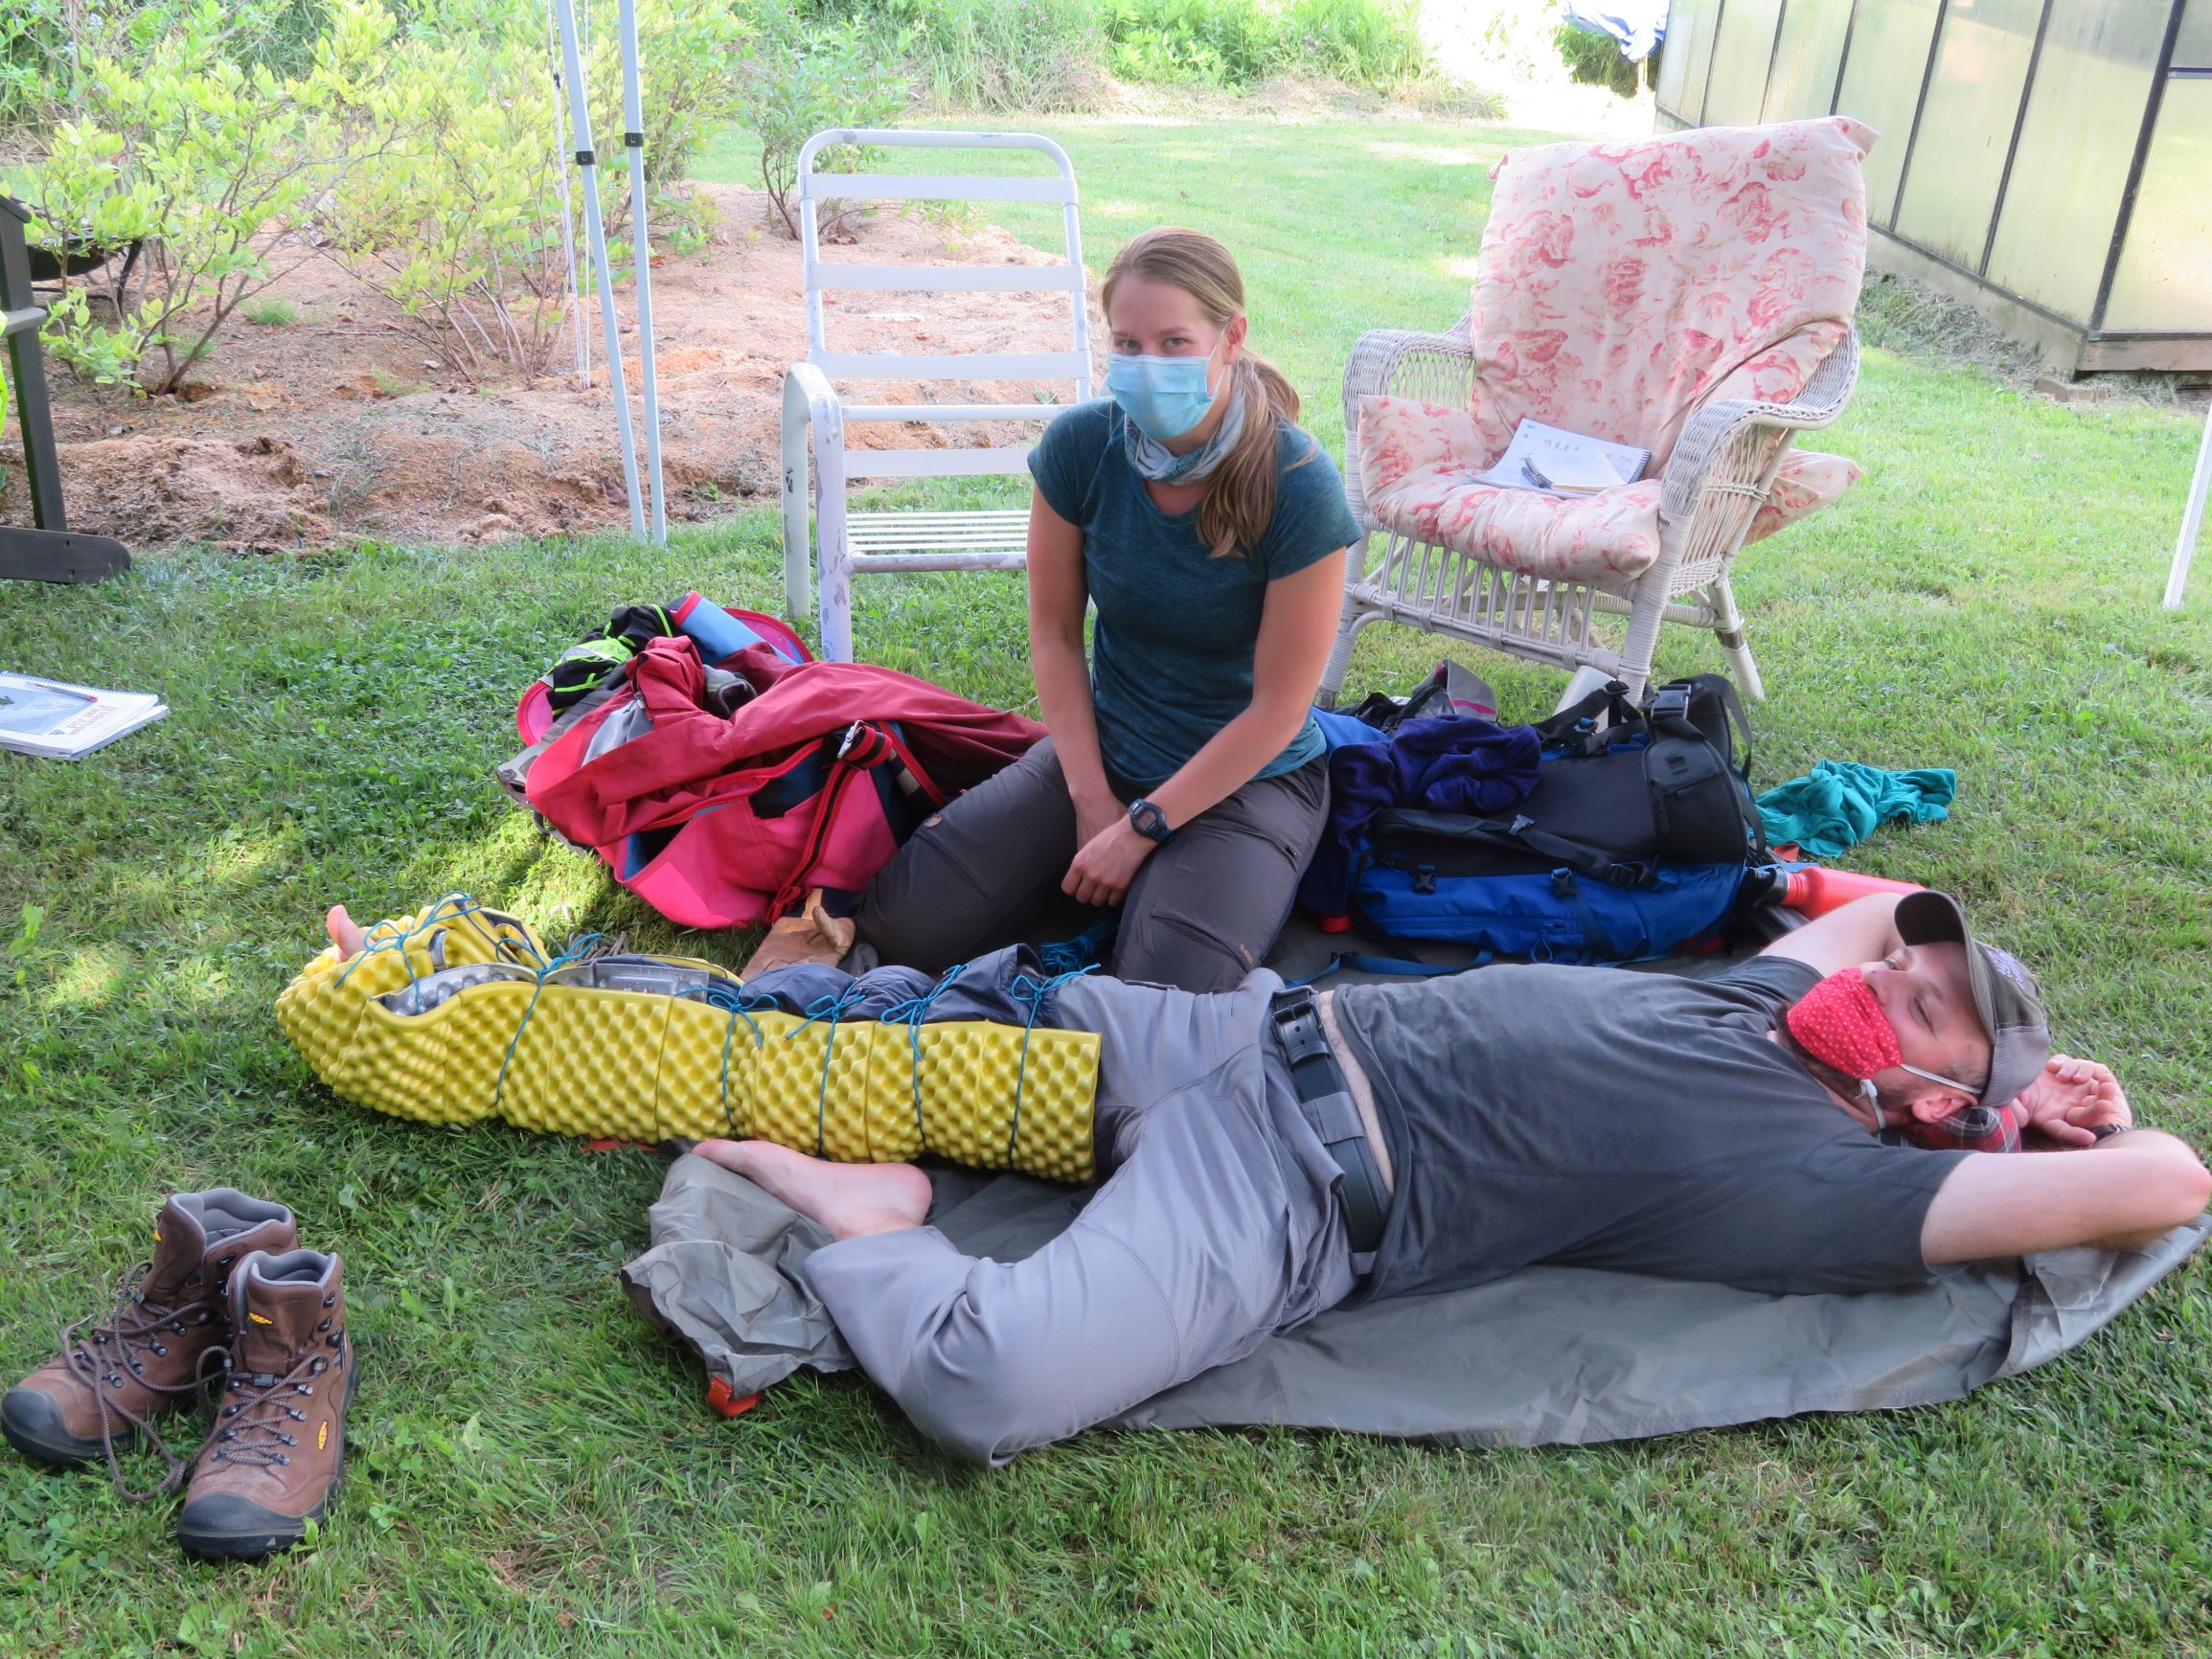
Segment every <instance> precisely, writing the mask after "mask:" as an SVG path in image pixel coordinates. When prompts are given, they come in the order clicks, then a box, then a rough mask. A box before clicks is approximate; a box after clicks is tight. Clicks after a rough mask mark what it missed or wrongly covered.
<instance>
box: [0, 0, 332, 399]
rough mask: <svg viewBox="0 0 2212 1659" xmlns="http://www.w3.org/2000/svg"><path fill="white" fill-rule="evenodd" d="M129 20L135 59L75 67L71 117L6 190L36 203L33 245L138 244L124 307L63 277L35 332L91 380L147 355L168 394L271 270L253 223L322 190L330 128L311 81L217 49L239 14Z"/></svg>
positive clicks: (116, 298) (278, 220)
mask: <svg viewBox="0 0 2212 1659" xmlns="http://www.w3.org/2000/svg"><path fill="white" fill-rule="evenodd" d="M138 21H139V23H141V24H142V25H144V27H143V28H142V29H141V30H140V31H139V33H141V34H143V35H145V36H148V39H147V42H146V47H145V51H144V53H143V56H142V57H141V59H140V61H139V62H138V63H137V64H136V65H135V66H126V65H125V63H124V62H122V61H119V60H118V59H116V58H112V57H97V58H95V59H93V60H92V61H91V62H89V63H87V64H86V65H85V66H84V73H83V79H82V80H81V81H80V85H79V88H78V94H79V99H80V102H81V104H82V109H83V117H82V119H81V120H76V121H70V122H66V123H64V124H62V125H61V126H60V127H59V128H58V129H57V132H56V134H55V136H54V138H53V141H52V143H51V145H50V146H49V149H48V153H47V156H46V158H45V160H44V161H42V162H40V163H38V164H36V165H34V166H33V167H31V168H28V169H25V170H21V171H19V172H18V173H16V174H15V175H13V177H12V178H11V180H10V181H9V186H8V188H9V191H10V193H11V194H13V195H15V196H16V197H18V199H20V200H21V201H23V202H24V204H25V205H26V206H28V207H30V208H31V209H32V211H33V213H34V216H35V217H36V223H35V224H34V226H33V230H34V235H36V236H37V238H38V239H39V241H40V242H41V244H42V245H45V246H48V247H52V248H56V249H68V248H70V247H73V246H77V245H81V244H82V243H83V242H86V241H89V242H92V243H94V244H97V245H99V246H101V247H121V246H124V245H126V244H128V243H130V242H133V241H137V242H141V243H142V245H143V247H144V250H145V258H146V262H147V264H148V267H149V275H148V280H147V282H146V285H145V287H144V289H143V290H142V295H141V298H140V300H139V303H138V304H137V305H136V306H135V307H132V306H131V305H130V304H129V302H128V299H127V296H126V295H125V293H124V292H122V291H121V290H116V291H113V292H111V294H110V295H109V301H110V306H109V309H110V313H111V320H110V321H108V322H104V323H103V322H101V321H99V320H97V319H96V318H95V317H94V315H93V313H92V309H91V305H90V301H89V296H88V294H87V292H86V290H85V289H84V288H83V287H81V286H74V287H73V286H68V285H66V279H65V286H64V289H63V293H62V295H61V297H60V300H59V302H58V303H57V304H56V305H55V306H53V307H50V315H49V317H48V320H47V323H46V326H45V328H44V329H43V330H41V334H42V337H43V339H44V341H45V342H46V344H47V345H48V346H49V348H50V349H51V350H52V351H53V352H54V354H55V355H56V356H57V358H58V359H59V360H60V361H61V362H63V363H65V364H67V365H68V366H69V367H70V368H71V369H72V370H74V371H75V372H77V373H79V374H80V375H85V376H86V377H88V378H90V379H93V380H95V381H99V382H102V383H110V384H112V383H117V382H121V381H125V380H130V379H132V378H133V377H134V376H139V377H141V378H143V377H144V376H143V375H141V369H142V364H143V362H144V360H145V359H147V358H148V357H151V356H153V355H154V354H155V353H157V352H158V353H159V367H158V369H156V370H155V372H154V373H153V375H152V376H151V382H150V384H149V385H148V390H150V391H154V392H171V391H174V390H175V389H176V388H177V387H178V386H179V385H180V384H181V383H182V382H183V380H184V377H185V375H186V374H187V373H188V372H189V371H190V370H191V369H192V367H193V365H194V363H196V362H197V361H198V360H199V358H200V357H201V356H202V355H203V354H204V353H205V352H206V351H207V350H208V347H209V346H210V345H211V344H212V343H213V341H214V339H215V336H216V333H217V330H220V329H221V328H222V326H223V324H224V323H225V322H227V321H228V320H229V319H230V317H231V315H232V313H233V312H235V311H236V310H237V309H238V307H239V305H241V304H242V303H243V302H244V301H246V300H247V299H249V298H251V297H252V296H253V295H254V294H255V293H256V292H258V291H259V290H260V289H261V288H262V287H265V286H266V285H267V284H269V283H271V282H273V281H274V280H276V278H277V277H278V276H279V275H281V274H282V272H281V271H280V270H278V269H277V268H275V267H273V266H272V265H271V263H270V261H269V259H268V257H267V250H268V248H269V246H270V239H269V238H267V237H266V236H264V235H263V233H264V231H266V230H270V229H274V230H276V231H278V232H279V233H280V234H281V232H282V231H283V230H285V228H287V227H289V226H291V225H292V224H294V223H295V222H296V221H297V219H298V217H299V216H300V213H301V210H302V209H303V207H304V206H305V204H306V203H307V202H308V201H309V200H310V199H311V198H312V197H313V196H314V195H315V193H317V192H318V191H319V190H320V189H321V188H323V185H324V183H325V181H326V179H327V177H328V171H329V165H328V164H329V157H328V154H327V153H326V152H324V151H323V150H322V149H321V148H320V146H321V144H322V141H324V140H326V139H327V138H328V136H329V134H328V133H327V131H326V130H325V128H324V126H323V125H322V123H321V122H320V120H319V112H318V108H317V104H318V99H319V95H320V91H321V89H320V88H319V87H317V86H315V85H313V84H310V83H308V82H304V81H299V80H285V79H282V78H280V77H279V76H278V75H277V74H276V73H275V72H274V71H273V70H271V69H269V68H268V67H267V66H266V65H265V64H257V65H254V66H253V67H250V68H249V67H245V66H241V65H240V64H239V62H237V61H236V60H234V59H233V58H231V57H228V56H227V55H226V50H225V49H226V45H227V43H228V36H229V32H230V28H231V24H232V23H233V22H235V14H234V16H233V17H231V18H228V19H226V13H225V11H224V9H223V7H222V6H221V4H220V3H219V0H196V3H194V4H192V5H190V6H187V7H181V8H179V9H178V10H176V11H173V12H171V13H167V14H162V15H155V14H153V13H150V12H149V13H144V14H142V15H141V17H140V19H139V20H138ZM187 313H196V314H194V315H191V316H190V317H189V318H188V316H187Z"/></svg>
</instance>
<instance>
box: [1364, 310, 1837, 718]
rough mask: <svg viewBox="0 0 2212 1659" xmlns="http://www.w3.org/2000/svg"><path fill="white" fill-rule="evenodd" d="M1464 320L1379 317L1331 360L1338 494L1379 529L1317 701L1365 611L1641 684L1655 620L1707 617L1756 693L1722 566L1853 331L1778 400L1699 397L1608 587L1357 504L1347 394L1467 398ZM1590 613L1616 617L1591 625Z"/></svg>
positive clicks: (1832, 405)
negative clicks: (1629, 561)
mask: <svg viewBox="0 0 2212 1659" xmlns="http://www.w3.org/2000/svg"><path fill="white" fill-rule="evenodd" d="M1468 330H1469V320H1468V319H1467V318H1465V317H1463V318H1461V319H1460V321H1459V323H1458V325H1457V327H1456V328H1454V329H1453V330H1452V331H1451V332H1449V333H1447V334H1428V333H1416V332H1413V331H1410V330H1396V329H1376V330H1369V331H1368V332H1366V333H1364V334H1362V335H1360V336H1359V340H1358V343H1357V345H1355V346H1354V347H1353V349H1352V361H1351V363H1350V364H1349V366H1347V368H1346V369H1345V371H1344V435H1345V436H1344V447H1345V455H1346V466H1345V468H1344V493H1345V496H1346V498H1347V499H1348V500H1349V501H1350V503H1351V506H1352V512H1353V515H1354V516H1355V517H1357V519H1358V520H1359V522H1360V524H1361V526H1362V527H1363V528H1364V529H1366V530H1367V531H1368V533H1369V534H1370V536H1371V537H1372V536H1374V535H1376V534H1380V537H1381V540H1380V556H1379V557H1376V556H1374V552H1373V550H1374V549H1375V548H1376V547H1377V545H1378V544H1377V543H1376V542H1375V541H1373V540H1372V539H1371V540H1370V541H1369V543H1368V549H1369V555H1368V557H1362V558H1361V560H1360V562H1359V567H1358V568H1357V569H1353V570H1348V571H1347V572H1346V573H1345V584H1344V615H1343V620H1342V621H1341V622H1340V623H1339V624H1338V625H1337V630H1336V645H1335V648H1334V649H1333V650H1332V651H1331V652H1330V653H1329V666H1328V668H1327V670H1325V671H1324V672H1323V674H1322V677H1321V703H1322V706H1323V707H1327V708H1333V707H1334V706H1335V700H1336V695H1337V693H1338V692H1340V691H1341V690H1342V689H1343V685H1344V672H1345V669H1346V667H1347V665H1348V664H1349V663H1350V662H1351V659H1352V645H1353V642H1354V641H1355V640H1357V638H1358V637H1359V633H1360V631H1361V630H1362V629H1363V628H1365V627H1366V626H1367V625H1369V624H1370V623H1376V622H1383V621H1389V622H1402V623H1410V624H1412V625H1414V626H1415V627H1418V628H1423V629H1425V630H1426V631H1428V632H1430V633H1440V634H1447V635H1449V636H1450V637H1451V638H1453V639H1460V640H1465V641H1467V642H1468V643H1469V644H1471V645H1478V646H1488V647H1490V648H1492V649H1494V650H1501V651H1510V652H1512V653H1513V654H1515V655H1516V656H1524V657H1531V658H1534V659H1535V660H1537V661H1539V662H1545V663H1557V664H1558V665H1559V666H1560V667H1562V668H1564V669H1567V670H1575V669H1579V668H1584V667H1587V668H1592V669H1595V670H1599V671H1600V672H1601V673H1605V674H1608V675H1611V676H1613V677H1615V678H1618V679H1620V680H1622V681H1624V682H1625V683H1626V684H1627V685H1628V687H1629V690H1630V693H1631V694H1638V695H1640V694H1641V693H1642V692H1643V689H1644V682H1645V681H1646V680H1647V679H1648V678H1650V676H1651V672H1652V658H1653V654H1654V652H1655V651H1656V650H1657V648H1658V642H1659V625H1660V624H1661V623H1678V624H1682V625H1687V626H1690V627H1697V628H1706V629H1709V630H1711V632H1712V633H1713V635H1714V637H1715V638H1717V639H1718V640H1719V641H1720V642H1721V645H1722V649H1724V650H1725V651H1726V652H1727V655H1728V664H1729V667H1730V668H1731V669H1732V670H1734V672H1735V675H1736V679H1737V682H1738V684H1739V685H1740V686H1741V688H1742V690H1743V692H1744V693H1745V695H1746V696H1749V697H1761V696H1764V695H1765V694H1766V693H1765V688H1764V687H1763V686H1762V684H1761V682H1760V678H1759V669H1758V665H1757V664H1756V663H1754V662H1753V661H1752V660H1751V648H1750V645H1749V644H1748V642H1746V641H1745V637H1744V616H1743V613H1742V612H1741V611H1740V610H1738V609H1737V606H1736V598H1735V595H1734V594H1733V593H1731V592H1730V591H1729V587H1728V569H1729V566H1730V564H1731V563H1732V562H1733V561H1734V559H1735V557H1736V553H1737V550H1738V549H1739V548H1741V547H1742V546H1743V545H1744V536H1745V532H1746V531H1748V530H1749V529H1750V527H1751V520H1752V518H1753V516H1754V515H1755V514H1756V513H1757V512H1758V511H1759V509H1760V507H1761V505H1762V504H1763V503H1765V501H1766V499H1767V490H1768V489H1770V488H1771V487H1772V485H1773V482H1774V474H1775V471H1776V470H1777V468H1779V467H1780V466H1781V465H1782V458H1783V456H1784V455H1785V454H1787V453H1788V452H1789V448H1790V442H1791V440H1792V439H1793V438H1794V437H1795V436H1796V434H1797V433H1799V432H1801V431H1805V430H1808V429H1810V428H1813V427H1819V426H1826V425H1827V424H1828V423H1829V422H1830V421H1832V420H1835V419H1836V416H1838V415H1840V414H1841V413H1842V412H1843V406H1844V404H1845V403H1846V402H1848V401H1849V400H1850V398H1851V393H1852V388H1853V387H1855V386H1856V385H1857V384H1858V382H1859V341H1858V337H1857V335H1855V334H1853V335H1847V336H1846V337H1845V339H1844V341H1843V343H1842V344H1841V345H1840V346H1838V347H1837V348H1836V350H1835V351H1834V352H1830V353H1829V355H1828V357H1827V359H1826V360H1825V361H1823V362H1822V363H1821V365H1820V367H1819V368H1818V369H1817V370H1816V371H1814V373H1813V377H1812V379H1811V380H1810V381H1809V382H1808V383H1807V384H1806V387H1805V390H1804V391H1803V393H1802V394H1800V395H1799V397H1798V398H1796V400H1795V401H1793V402H1790V403H1753V402H1717V403H1708V404H1707V405H1705V406H1704V407H1703V408H1701V409H1699V411H1698V412H1697V414H1696V415H1694V416H1693V417H1691V419H1690V420H1689V421H1688V423H1687V424H1686V425H1685V427H1684V428H1683V432H1682V436H1681V439H1680V440H1679V442H1678V443H1676V446H1675V452H1674V454H1673V456H1672V457H1671V458H1670V459H1669V461H1668V463H1667V466H1666V470H1665V472H1664V473H1663V474H1662V475H1661V476H1662V479H1663V486H1662V494H1661V497H1660V506H1659V525H1660V547H1659V557H1657V558H1656V559H1655V560H1654V561H1653V563H1652V565H1651V567H1650V568H1649V569H1648V570H1646V571H1645V572H1644V573H1643V575H1642V576H1640V577H1638V578H1636V579H1635V580H1633V581H1630V582H1628V583H1626V584H1624V585H1623V586H1621V587H1620V588H1618V589H1614V588H1608V587H1603V586H1599V585H1597V584H1596V583H1594V582H1587V581H1555V580H1545V579H1542V578H1537V577H1528V576H1523V575H1520V574H1518V573H1516V572H1514V571H1509V570H1504V569H1500V568H1499V567H1497V566H1495V565H1492V564H1486V563H1484V562H1483V561H1482V560H1481V559H1479V558H1476V557H1474V556H1473V555H1471V554H1466V553H1459V552H1455V551H1454V550H1452V549H1450V548H1443V547H1433V546H1430V545H1427V544H1426V543H1424V542H1420V541H1416V540H1414V539H1413V538H1412V537H1411V536H1408V535H1404V534H1398V533H1396V532H1393V531H1388V530H1385V529H1384V528H1383V526H1382V525H1381V524H1380V523H1379V522H1378V521H1377V520H1376V518H1375V515H1374V514H1373V513H1372V512H1370V511H1368V507H1367V498H1366V492H1365V490H1364V489H1363V488H1362V487H1361V484H1360V479H1359V399H1360V398H1363V397H1366V396H1368V395H1370V394H1373V393H1386V394H1388V395H1390V396H1392V397H1398V398H1419V399H1421V400H1422V401H1424V402H1428V403H1438V404H1445V405H1448V406H1450V407H1453V408H1459V409H1464V408H1466V407H1467V406H1468V402H1469V400H1470V398H1471V397H1472V395H1473V390H1474V356H1473V352H1472V351H1471V348H1470V346H1469V343H1468ZM1600 617H1606V618H1608V619H1609V618H1614V617H1625V618H1626V619H1627V623H1626V625H1625V627H1621V633H1622V636H1623V637H1622V638H1621V640H1620V642H1619V643H1618V644H1615V643H1614V642H1613V639H1612V637H1611V633H1612V629H1613V628H1614V627H1616V626H1620V625H1614V624H1608V625H1600V624H1599V621H1598V619H1599V618H1600Z"/></svg>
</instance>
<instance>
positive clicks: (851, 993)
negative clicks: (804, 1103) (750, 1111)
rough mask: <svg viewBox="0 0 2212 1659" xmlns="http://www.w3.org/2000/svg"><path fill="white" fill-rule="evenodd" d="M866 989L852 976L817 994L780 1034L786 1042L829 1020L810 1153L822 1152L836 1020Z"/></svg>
mask: <svg viewBox="0 0 2212 1659" xmlns="http://www.w3.org/2000/svg"><path fill="white" fill-rule="evenodd" d="M867 995H868V992H867V989H866V988H865V987H863V986H862V985H861V983H860V982H859V981H858V980H855V981H854V982H853V983H852V984H851V985H849V986H847V987H846V988H845V989H843V990H841V991H839V992H837V993H836V994H835V995H834V996H818V997H816V998H815V999H814V1000H813V1001H812V1002H810V1003H809V1004H808V1005H807V1017H806V1018H805V1019H803V1020H801V1021H800V1022H799V1023H798V1024H797V1025H795V1026H793V1027H792V1028H791V1029H790V1030H789V1031H787V1032H786V1033H785V1034H784V1040H785V1041H786V1042H789V1041H790V1040H791V1039H792V1038H793V1037H795V1036H797V1035H798V1034H800V1033H801V1032H803V1031H805V1030H806V1029H807V1028H808V1027H809V1026H810V1025H812V1024H813V1023H814V1022H815V1021H816V1020H818V1019H826V1020H828V1021H829V1022H830V1036H829V1040H828V1041H827V1042H825V1043H823V1045H822V1077H821V1080H820V1082H819V1083H818V1084H817V1085H816V1087H815V1090H814V1156H815V1157H817V1158H819V1157H820V1156H821V1155H822V1137H823V1135H824V1133H825V1132H826V1131H827V1129H828V1126H829V1115H830V1057H831V1056H832V1055H833V1054H835V1053H836V1052H837V1022H838V1021H839V1020H841V1019H843V1018H844V1017H845V1015H846V1014H847V1013H849V1012H851V1011H852V1009H853V1005H854V1004H855V1003H857V1002H862V1001H865V1000H866V998H867Z"/></svg>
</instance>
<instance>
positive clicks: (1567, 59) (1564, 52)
mask: <svg viewBox="0 0 2212 1659" xmlns="http://www.w3.org/2000/svg"><path fill="white" fill-rule="evenodd" d="M1552 44H1553V45H1555V46H1557V47H1558V48H1559V54H1560V58H1561V61H1562V62H1563V63H1565V64H1566V66H1567V79H1568V80H1571V81H1573V82H1574V83H1575V84H1576V85H1578V86H1604V87H1609V88H1610V89H1611V90H1612V91H1613V93H1614V94H1615V95H1616V96H1618V97H1621V98H1633V97H1635V96H1636V87H1637V84H1638V80H1639V78H1640V79H1641V80H1642V82H1643V83H1644V84H1646V85H1652V86H1656V85H1657V84H1658V80H1659V53H1660V51H1661V48H1659V47H1653V49H1652V55H1651V56H1650V57H1646V58H1645V59H1644V60H1643V61H1642V62H1641V63H1640V64H1636V63H1630V61H1629V60H1628V59H1627V58H1626V57H1623V56H1622V55H1621V45H1620V42H1619V41H1617V40H1615V39H1614V38H1613V37H1612V36H1611V35H1610V34H1603V33H1601V32H1599V31H1598V30H1595V29H1585V28H1583V27H1582V26H1581V25H1579V24H1575V23H1562V24H1561V25H1560V26H1559V28H1558V29H1557V30H1555V31H1554V32H1553V34H1552Z"/></svg>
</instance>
